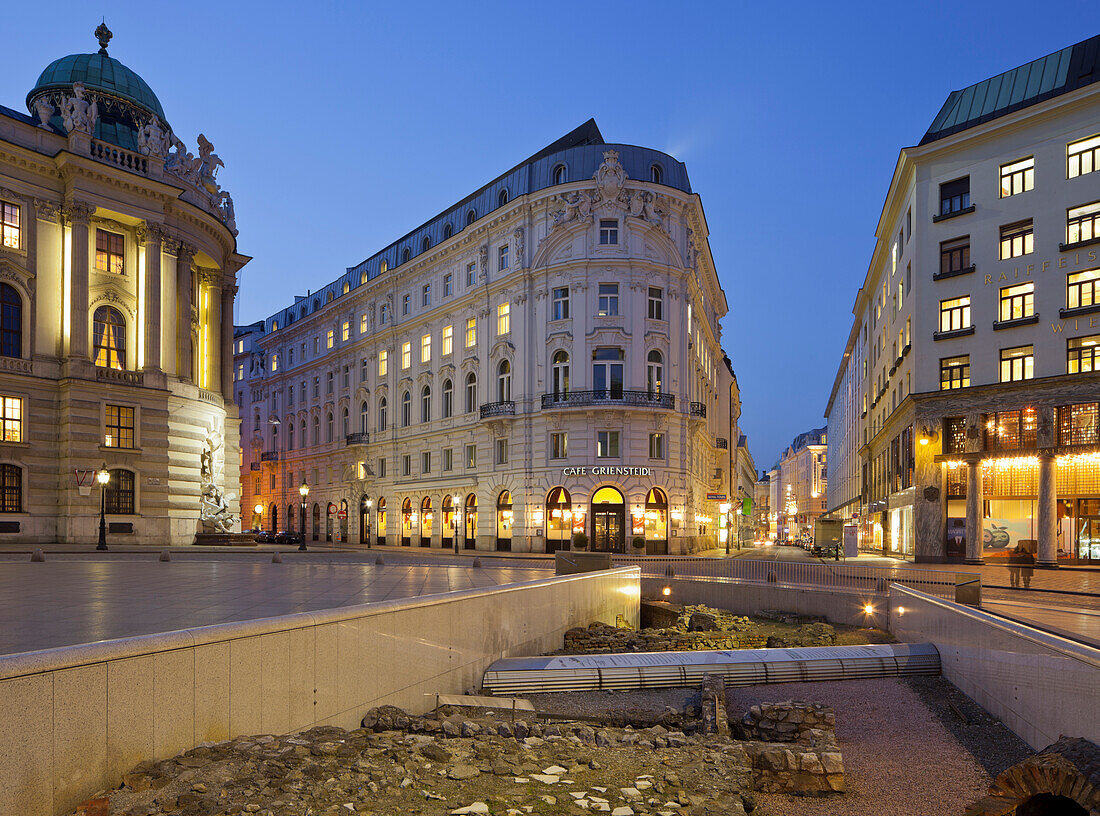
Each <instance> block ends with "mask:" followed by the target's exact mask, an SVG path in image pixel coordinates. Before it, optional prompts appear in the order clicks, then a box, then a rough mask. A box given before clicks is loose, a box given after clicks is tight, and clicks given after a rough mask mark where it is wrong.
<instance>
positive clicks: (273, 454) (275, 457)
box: [260, 451, 279, 462]
mask: <svg viewBox="0 0 1100 816" xmlns="http://www.w3.org/2000/svg"><path fill="white" fill-rule="evenodd" d="M260 461H261V462H278V461H279V452H278V451H264V452H263V453H261V454H260Z"/></svg>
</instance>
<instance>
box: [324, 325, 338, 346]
mask: <svg viewBox="0 0 1100 816" xmlns="http://www.w3.org/2000/svg"><path fill="white" fill-rule="evenodd" d="M335 345H336V332H335V331H333V330H332V329H329V330H328V331H327V332H326V333H325V348H332V347H333V346H335Z"/></svg>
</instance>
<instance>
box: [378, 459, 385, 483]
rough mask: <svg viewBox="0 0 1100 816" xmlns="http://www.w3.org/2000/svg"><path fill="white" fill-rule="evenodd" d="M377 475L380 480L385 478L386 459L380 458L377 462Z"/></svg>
mask: <svg viewBox="0 0 1100 816" xmlns="http://www.w3.org/2000/svg"><path fill="white" fill-rule="evenodd" d="M378 475H379V476H381V477H382V478H385V476H386V458H385V457H382V458H381V459H379V460H378Z"/></svg>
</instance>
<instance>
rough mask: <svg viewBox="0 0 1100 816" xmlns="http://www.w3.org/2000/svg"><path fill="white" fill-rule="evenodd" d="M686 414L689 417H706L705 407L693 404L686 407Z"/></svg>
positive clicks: (700, 404) (697, 403)
mask: <svg viewBox="0 0 1100 816" xmlns="http://www.w3.org/2000/svg"><path fill="white" fill-rule="evenodd" d="M688 414H689V415H690V416H697V417H706V415H707V406H706V405H704V404H703V403H701V402H693V403H691V404H689V405H688Z"/></svg>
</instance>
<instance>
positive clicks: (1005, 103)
mask: <svg viewBox="0 0 1100 816" xmlns="http://www.w3.org/2000/svg"><path fill="white" fill-rule="evenodd" d="M876 236H877V242H876V246H875V250H874V253H873V255H872V257H871V263H870V266H869V268H868V271H867V275H866V279H865V280H864V283H863V285H862V286H861V287H860V289H859V292H858V293H857V295H856V300H855V306H854V308H853V313H854V315H855V319H854V321H853V323H852V327H851V331H850V333H849V335H848V341H847V345H846V347H845V349H844V355H843V358H842V360H841V363H840V367H839V370H838V372H837V375H836V379H835V383H834V386H833V390H832V393H831V395H830V397H829V401H828V406H827V408H826V417H827V418H828V466H829V479H828V499H829V501H828V504H829V510H830V513H831V514H832V515H833V516H834V517H843V518H844V519H847V520H850V521H851V522H852V523H853V524H855V525H857V526H858V528H859V535H860V544H861V547H862V548H864V549H867V550H874V551H879V552H885V553H887V554H891V555H897V556H902V557H905V558H909V559H914V560H917V561H944V560H966V561H967V562H971V563H975V562H979V561H981V560H982V559H1004V558H1005V557H1006V556H1007V555H1008V553H1009V551H1010V550H1014V549H1016V548H1017V547H1023V548H1024V549H1027V550H1030V551H1031V552H1032V553H1034V554H1035V555H1036V557H1037V561H1038V563H1039V564H1040V565H1046V566H1054V565H1056V564H1059V563H1075V562H1096V561H1100V436H1098V422H1097V420H1098V412H1100V37H1093V38H1092V39H1090V40H1086V41H1084V42H1081V43H1078V44H1077V45H1073V46H1070V47H1068V48H1064V49H1062V50H1060V51H1057V52H1055V53H1053V54H1050V55H1048V56H1045V57H1043V58H1041V59H1038V60H1035V61H1033V62H1030V63H1028V64H1026V65H1022V66H1020V67H1018V68H1014V69H1013V70H1011V71H1008V72H1006V73H1003V74H1000V75H999V76H995V77H992V78H990V79H987V80H984V81H982V82H979V83H977V84H976V85H971V86H969V87H967V88H964V89H962V90H959V91H954V92H952V93H951V94H950V95H949V96H948V98H947V101H946V102H945V103H944V105H943V107H942V109H941V110H940V112H939V113H938V114H937V115H936V117H935V119H934V120H933V122H932V125H931V126H930V128H929V129H928V132H927V133H926V134H925V135H924V138H923V139H922V140H921V142H920V144H918V145H917V146H915V147H907V148H905V149H903V150H902V151H901V155H900V156H899V158H898V162H897V165H896V168H895V170H894V175H893V178H892V179H891V181H890V187H889V192H888V194H887V197H886V202H885V204H884V206H883V209H882V214H881V217H880V220H879V223H878V227H877V230H876Z"/></svg>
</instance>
